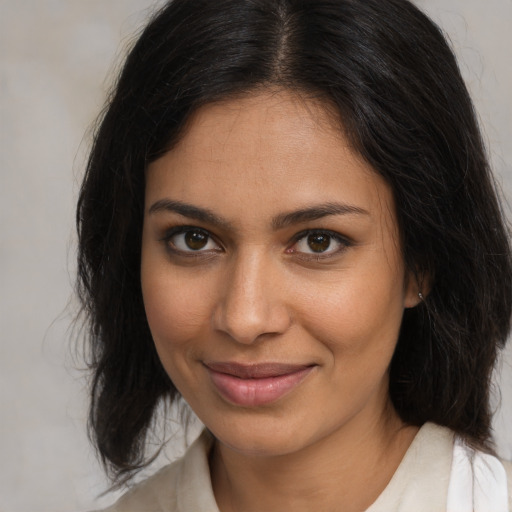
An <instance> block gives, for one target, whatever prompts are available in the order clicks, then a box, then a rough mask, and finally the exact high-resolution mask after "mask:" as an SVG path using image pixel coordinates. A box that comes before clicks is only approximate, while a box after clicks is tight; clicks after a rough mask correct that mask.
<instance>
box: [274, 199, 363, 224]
mask: <svg viewBox="0 0 512 512" xmlns="http://www.w3.org/2000/svg"><path fill="white" fill-rule="evenodd" d="M354 214H355V215H369V213H368V212H367V211H366V210H365V209H363V208H360V207H359V206H354V205H351V204H343V203H325V204H320V205H314V206H310V207H308V208H301V209H300V210H296V211H293V212H289V213H282V214H280V215H278V216H277V217H274V219H273V220H272V227H273V228H274V229H275V230H278V229H283V228H285V227H287V226H290V225H293V224H300V223H301V222H308V221H312V220H317V219H321V218H323V217H327V216H329V215H354Z"/></svg>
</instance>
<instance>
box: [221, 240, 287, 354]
mask: <svg viewBox="0 0 512 512" xmlns="http://www.w3.org/2000/svg"><path fill="white" fill-rule="evenodd" d="M275 265H276V263H275V262H273V260H272V257H271V256H269V255H268V254H267V253H266V251H265V250H263V248H262V247H257V246H254V247H248V248H245V249H244V250H240V251H239V252H238V254H237V255H236V256H234V257H233V260H232V263H231V265H229V267H228V269H227V275H226V281H225V285H224V287H223V293H222V294H221V297H220V300H219V301H218V304H217V307H216V311H215V315H214V322H215V324H216V325H215V327H216V329H218V330H221V331H224V332H226V333H228V334H229V335H230V336H231V338H233V339H235V340H236V341H238V342H239V343H246V344H247V343H252V342H254V341H256V340H257V339H258V338H259V337H260V336H262V335H264V334H278V333H281V332H283V331H284V330H286V328H287V327H288V325H289V322H290V318H289V315H288V311H287V307H286V302H285V299H284V294H283V287H282V284H283V283H282V282H280V281H281V280H280V279H278V278H276V276H277V275H278V274H279V271H278V269H276V268H275Z"/></svg>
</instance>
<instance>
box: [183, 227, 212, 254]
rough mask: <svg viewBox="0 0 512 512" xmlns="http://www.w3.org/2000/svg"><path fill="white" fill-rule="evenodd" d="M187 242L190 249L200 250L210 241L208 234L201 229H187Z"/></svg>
mask: <svg viewBox="0 0 512 512" xmlns="http://www.w3.org/2000/svg"><path fill="white" fill-rule="evenodd" d="M185 243H186V244H187V246H188V248H189V249H192V250H194V251H198V250H199V249H202V248H203V247H204V246H205V245H206V244H207V243H208V235H206V234H205V233H202V232H201V231H187V232H186V233H185Z"/></svg>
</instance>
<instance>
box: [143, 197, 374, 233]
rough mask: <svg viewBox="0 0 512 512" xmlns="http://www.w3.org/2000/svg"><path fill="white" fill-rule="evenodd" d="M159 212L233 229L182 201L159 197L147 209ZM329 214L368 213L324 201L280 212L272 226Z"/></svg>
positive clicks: (151, 211) (218, 217) (273, 220)
mask: <svg viewBox="0 0 512 512" xmlns="http://www.w3.org/2000/svg"><path fill="white" fill-rule="evenodd" d="M159 212H172V213H177V214H178V215H181V216H183V217H188V218H190V219H195V220H199V221H201V222H205V223H207V224H211V225H214V226H219V227H221V228H223V229H231V230H234V227H233V224H232V223H231V222H229V221H228V220H226V219H224V218H223V217H220V216H219V215H217V214H215V213H213V212H212V211H211V210H208V209H207V208H200V207H198V206H194V205H191V204H188V203H183V202H181V201H175V200H172V199H160V200H159V201H156V202H155V203H153V204H152V205H151V207H150V208H149V210H148V213H149V214H150V215H151V214H155V213H159ZM330 215H369V213H368V212H367V211H366V210H365V209H363V208H360V207H358V206H354V205H350V204H344V203H324V204H319V205H313V206H310V207H306V208H301V209H300V210H295V211H292V212H287V213H281V214H279V215H277V216H275V217H274V218H273V219H272V227H273V229H274V230H276V231H277V230H279V229H283V228H286V227H288V226H291V225H293V224H300V223H303V222H308V221H312V220H317V219H321V218H323V217H327V216H330Z"/></svg>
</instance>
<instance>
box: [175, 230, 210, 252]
mask: <svg viewBox="0 0 512 512" xmlns="http://www.w3.org/2000/svg"><path fill="white" fill-rule="evenodd" d="M166 241H167V244H168V245H169V246H170V247H171V248H173V249H175V250H177V251H178V252H182V253H192V252H210V251H218V250H219V249H220V248H219V246H218V245H217V244H216V243H215V241H214V240H213V239H212V237H211V236H210V233H208V231H205V230H204V229H199V228H179V231H178V232H177V233H176V232H175V233H173V234H170V235H169V236H168V237H166Z"/></svg>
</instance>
